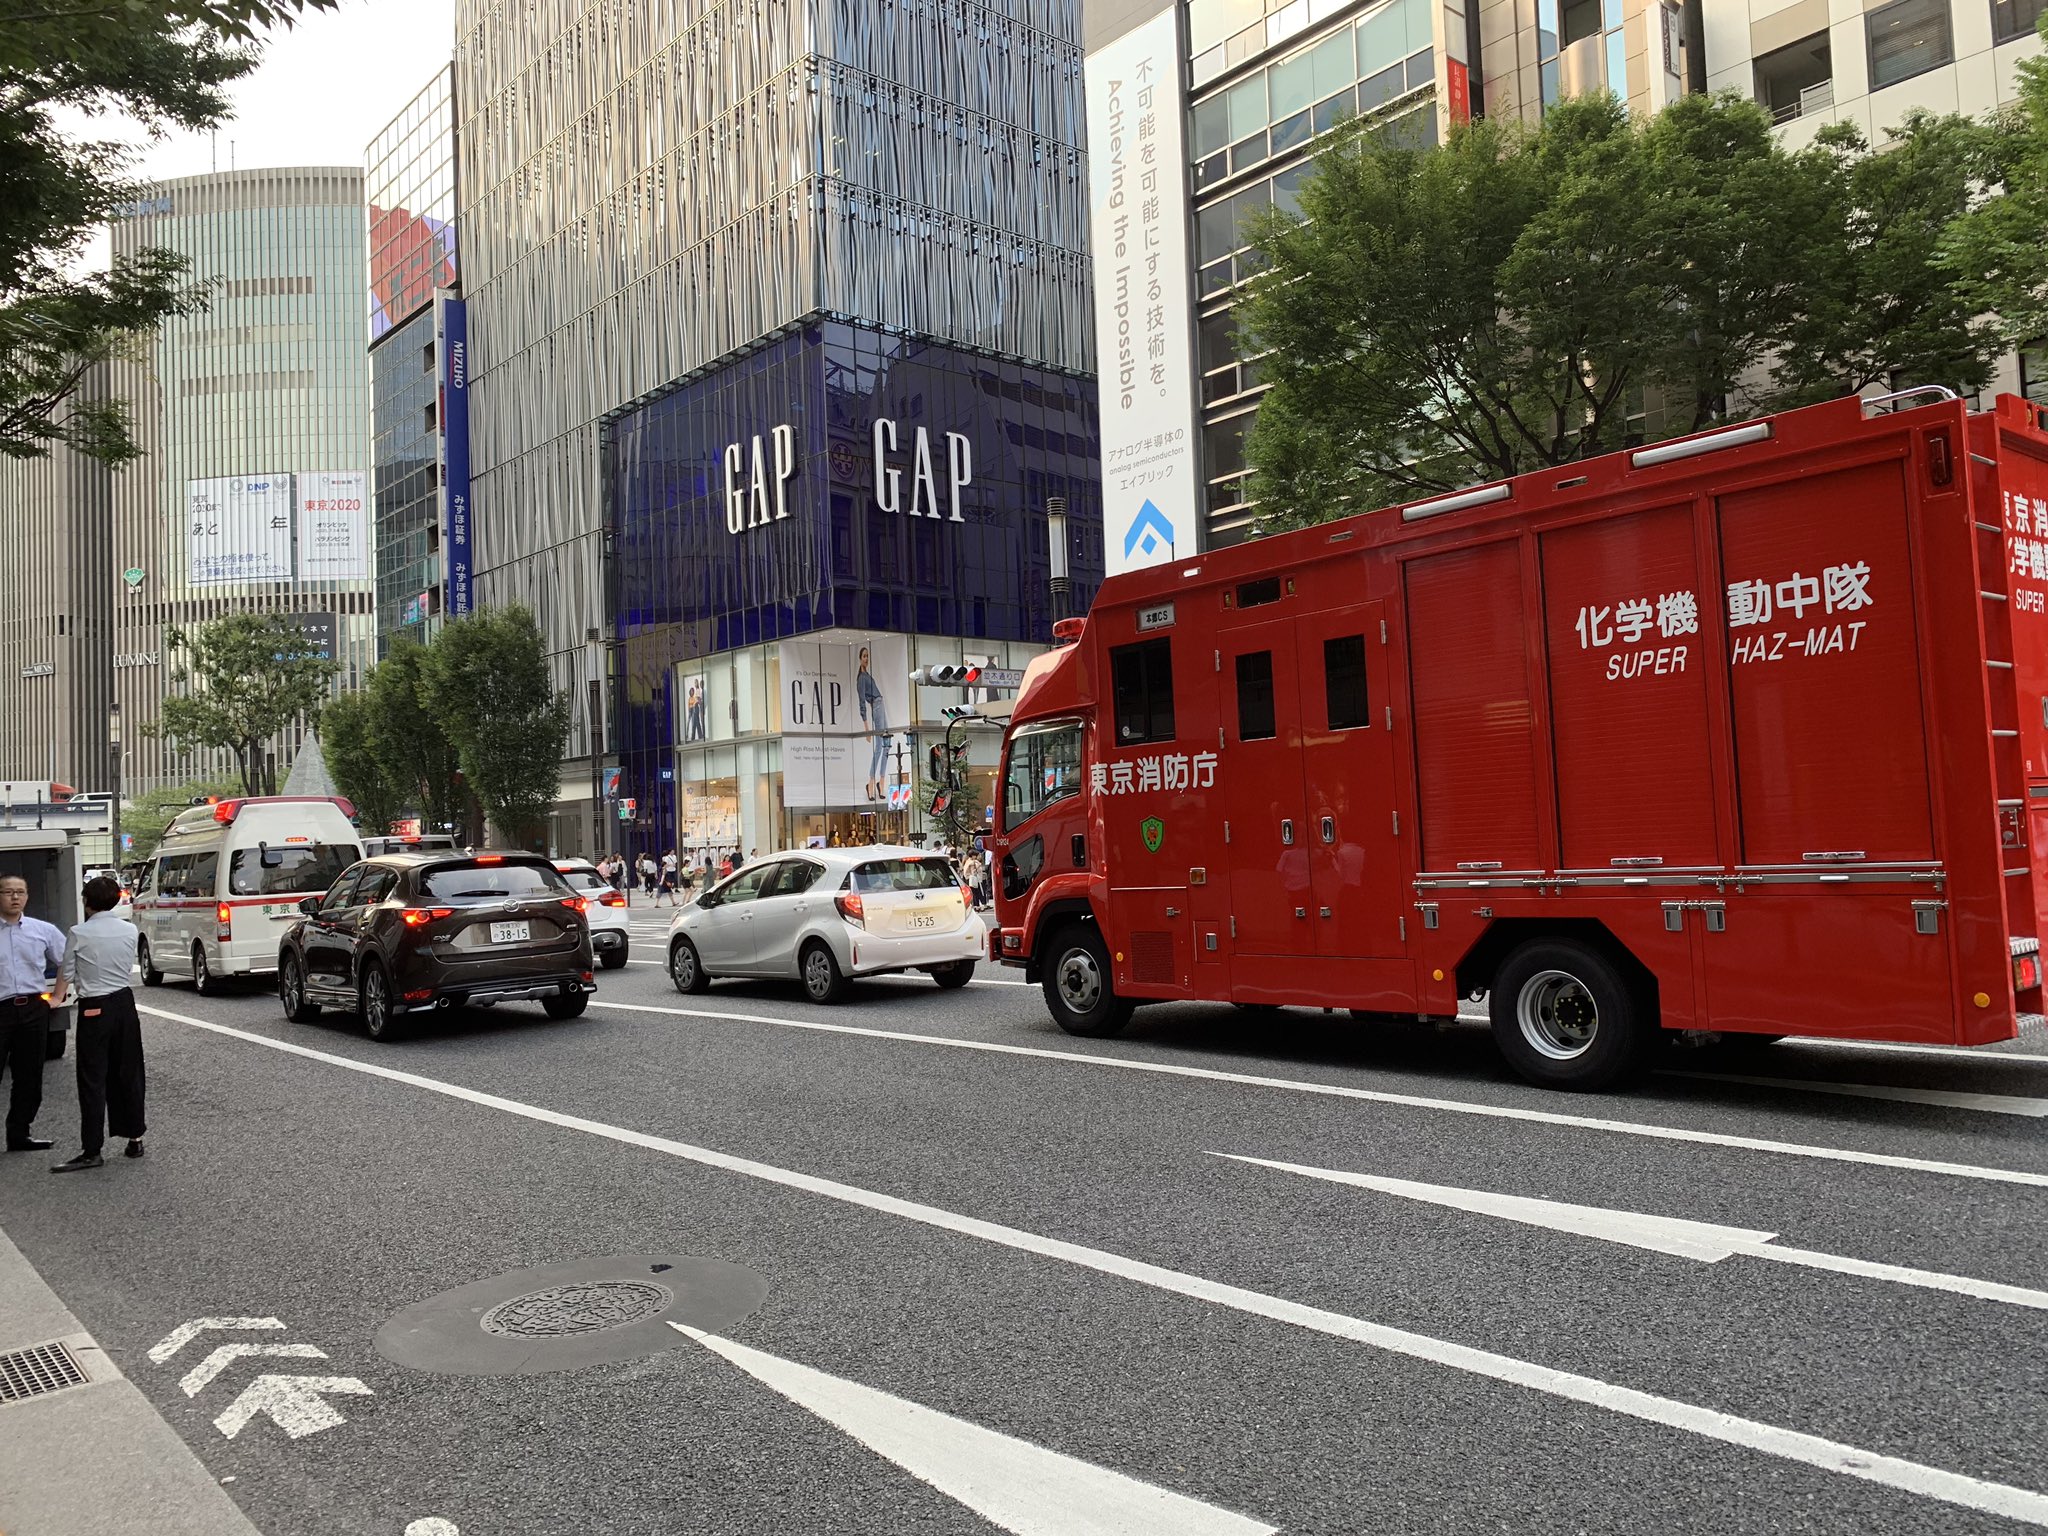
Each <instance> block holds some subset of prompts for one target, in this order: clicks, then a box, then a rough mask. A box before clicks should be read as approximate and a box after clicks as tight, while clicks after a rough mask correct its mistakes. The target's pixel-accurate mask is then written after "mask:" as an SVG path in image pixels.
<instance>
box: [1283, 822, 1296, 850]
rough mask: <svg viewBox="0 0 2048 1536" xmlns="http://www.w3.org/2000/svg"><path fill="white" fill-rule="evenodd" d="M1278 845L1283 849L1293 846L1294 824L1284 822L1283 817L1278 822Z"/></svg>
mask: <svg viewBox="0 0 2048 1536" xmlns="http://www.w3.org/2000/svg"><path fill="white" fill-rule="evenodd" d="M1280 843H1281V846H1282V847H1285V848H1292V847H1293V846H1294V823H1293V822H1291V821H1288V820H1286V819H1285V818H1284V817H1283V818H1282V819H1281V822H1280Z"/></svg>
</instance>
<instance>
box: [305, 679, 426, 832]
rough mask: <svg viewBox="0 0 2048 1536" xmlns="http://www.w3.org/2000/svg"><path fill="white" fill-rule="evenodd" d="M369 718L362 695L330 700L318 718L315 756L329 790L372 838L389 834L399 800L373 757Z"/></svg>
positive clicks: (400, 804)
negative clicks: (351, 807)
mask: <svg viewBox="0 0 2048 1536" xmlns="http://www.w3.org/2000/svg"><path fill="white" fill-rule="evenodd" d="M372 713H373V712H372V710H371V706H370V696H369V694H368V693H366V692H356V693H344V694H342V695H340V696H339V697H338V698H335V699H332V700H330V701H329V702H328V705H327V707H326V708H325V709H324V710H322V711H321V712H320V755H321V757H322V758H323V759H325V760H326V763H327V772H328V774H329V776H330V777H331V778H333V780H334V787H335V788H336V789H339V790H340V791H341V792H342V793H343V794H344V795H346V796H347V797H348V798H349V800H350V801H351V802H353V803H354V805H355V808H356V817H357V820H358V821H359V822H360V823H361V825H362V828H363V831H364V832H365V833H366V834H368V835H369V836H372V837H375V836H379V835H382V834H384V833H387V832H389V831H390V830H391V823H392V822H394V821H396V820H397V819H398V815H399V812H400V811H401V810H403V809H404V806H405V795H404V792H403V790H402V788H401V787H400V786H399V785H398V783H396V782H395V781H394V780H393V779H392V778H391V776H390V775H389V774H388V773H386V772H385V770H384V764H383V763H382V761H380V760H379V758H378V756H377V750H376V743H375V736H374V732H375V725H374V722H373V720H372Z"/></svg>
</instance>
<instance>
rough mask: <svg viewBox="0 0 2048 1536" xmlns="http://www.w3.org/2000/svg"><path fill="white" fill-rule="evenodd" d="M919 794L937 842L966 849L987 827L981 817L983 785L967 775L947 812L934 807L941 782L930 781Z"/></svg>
mask: <svg viewBox="0 0 2048 1536" xmlns="http://www.w3.org/2000/svg"><path fill="white" fill-rule="evenodd" d="M918 794H919V797H920V801H919V809H921V810H922V811H923V812H924V814H925V824H926V825H927V826H928V827H930V828H931V836H932V840H933V841H934V842H935V843H943V844H945V845H947V846H948V847H950V848H953V849H955V850H956V851H957V850H962V849H965V848H966V847H967V846H968V845H969V844H971V843H972V842H973V841H974V840H975V838H977V837H979V836H980V835H981V834H982V833H983V832H984V831H985V830H987V829H986V827H985V826H984V824H983V822H982V819H981V788H980V786H979V785H977V784H975V783H974V781H973V780H971V779H967V778H965V777H964V776H963V778H962V782H961V785H960V787H959V788H958V789H956V790H953V791H952V792H951V797H950V798H949V799H948V800H947V802H946V808H945V809H944V810H943V811H934V810H933V809H932V802H933V801H934V800H936V799H937V798H938V795H939V786H938V785H937V784H935V783H933V782H931V781H930V780H926V781H925V782H924V784H923V785H922V786H920V788H919V790H918Z"/></svg>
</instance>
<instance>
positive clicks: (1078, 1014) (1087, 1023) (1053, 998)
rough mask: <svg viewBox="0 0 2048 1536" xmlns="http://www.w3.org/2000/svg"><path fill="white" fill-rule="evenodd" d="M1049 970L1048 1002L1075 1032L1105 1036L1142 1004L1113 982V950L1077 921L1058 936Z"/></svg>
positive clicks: (1062, 1025) (1058, 1021) (1057, 1017)
mask: <svg viewBox="0 0 2048 1536" xmlns="http://www.w3.org/2000/svg"><path fill="white" fill-rule="evenodd" d="M1047 953H1048V954H1049V955H1050V956H1051V957H1052V958H1051V960H1050V962H1049V963H1048V964H1047V965H1046V968H1045V981H1044V983H1043V985H1044V987H1045V1006H1046V1009H1047V1011H1048V1012H1050V1013H1051V1014H1052V1021H1053V1022H1054V1023H1055V1024H1057V1025H1059V1027H1060V1028H1061V1029H1063V1030H1065V1031H1066V1032H1067V1033H1068V1034H1070V1035H1081V1036H1083V1037H1085V1038H1089V1039H1100V1038H1102V1037H1103V1036H1105V1035H1113V1034H1115V1033H1116V1032H1117V1031H1118V1030H1120V1029H1122V1028H1123V1027H1124V1026H1125V1025H1126V1024H1128V1023H1130V1022H1131V1013H1132V1011H1133V1009H1135V1008H1136V1006H1137V1005H1136V1004H1135V1003H1133V1002H1132V1001H1131V1000H1130V999H1129V998H1126V997H1118V996H1117V995H1116V992H1115V990H1114V988H1113V986H1112V984H1111V981H1110V977H1111V975H1112V972H1111V971H1110V968H1109V951H1108V950H1106V949H1104V948H1103V947H1102V937H1101V935H1100V934H1098V933H1097V932H1096V931H1095V930H1094V929H1093V928H1091V927H1088V926H1086V925H1085V924H1081V923H1073V924H1070V925H1069V926H1067V927H1065V928H1062V929H1061V930H1060V931H1059V932H1058V933H1056V934H1054V935H1053V940H1052V943H1051V945H1050V946H1049V947H1048V949H1047Z"/></svg>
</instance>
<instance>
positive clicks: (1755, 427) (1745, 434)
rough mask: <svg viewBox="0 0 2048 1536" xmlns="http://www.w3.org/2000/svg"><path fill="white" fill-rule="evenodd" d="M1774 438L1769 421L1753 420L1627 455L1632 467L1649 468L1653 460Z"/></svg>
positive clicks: (1659, 461) (1658, 461)
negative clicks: (1724, 429) (1747, 423)
mask: <svg viewBox="0 0 2048 1536" xmlns="http://www.w3.org/2000/svg"><path fill="white" fill-rule="evenodd" d="M1770 440H1771V424H1770V423H1769V422H1768V421H1752V422H1751V423H1749V425H1748V426H1745V427H1730V428H1728V429H1727V430H1726V431H1724V432H1709V433H1707V434H1706V436H1704V437H1688V438H1687V439H1685V441H1683V442H1679V443H1659V444H1658V445H1657V446H1656V447H1654V448H1638V449H1637V450H1636V451H1635V452H1634V453H1632V454H1630V455H1629V456H1628V462H1629V465H1630V467H1631V468H1634V469H1648V468H1649V467H1650V466H1651V465H1653V464H1669V463H1672V462H1673V461H1674V460H1677V459H1690V458H1694V457H1696V456H1697V455H1699V454H1702V453H1719V452H1720V451H1721V450H1722V449H1723V448H1740V447H1741V446H1742V445H1743V444H1744V443H1767V442H1769V441H1770Z"/></svg>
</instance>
